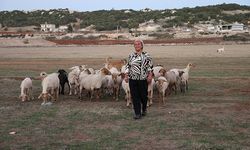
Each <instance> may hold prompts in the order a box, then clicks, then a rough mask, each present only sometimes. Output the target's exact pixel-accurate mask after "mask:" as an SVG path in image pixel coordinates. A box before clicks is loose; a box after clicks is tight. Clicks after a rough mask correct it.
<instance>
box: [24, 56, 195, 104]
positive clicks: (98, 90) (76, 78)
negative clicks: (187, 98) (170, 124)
mask: <svg viewBox="0 0 250 150" xmlns="http://www.w3.org/2000/svg"><path fill="white" fill-rule="evenodd" d="M125 65H126V60H119V61H117V60H116V61H115V60H113V59H112V58H111V57H109V58H107V59H106V63H105V66H104V67H103V68H101V69H99V70H94V69H93V68H87V67H86V65H81V66H74V67H71V68H69V69H70V72H69V73H67V72H66V71H65V70H63V69H60V70H58V72H57V73H51V74H47V73H45V72H42V73H41V74H40V78H41V80H42V83H41V85H42V93H41V94H40V95H39V96H38V99H42V100H43V104H45V103H46V102H47V101H49V100H58V98H59V94H64V86H65V84H67V85H68V86H69V95H78V96H79V98H80V99H83V95H84V91H86V93H87V94H88V97H89V98H90V100H91V99H93V98H94V96H96V98H99V97H100V96H101V94H109V95H113V98H114V99H115V100H118V99H119V93H120V88H122V89H123V90H124V92H125V99H126V101H127V104H126V105H127V106H130V104H132V99H131V95H130V89H129V83H128V82H126V81H125V80H124V75H125V74H124V72H125ZM191 67H194V65H193V64H192V63H189V64H188V65H187V66H186V68H183V69H170V70H168V71H167V70H166V69H165V68H164V67H163V66H161V65H157V66H155V67H153V74H154V78H153V79H152V80H151V82H150V83H148V106H150V105H152V103H153V92H154V90H155V89H156V91H158V92H157V93H158V94H159V97H160V101H162V103H163V104H165V99H166V96H167V95H169V94H171V93H172V92H175V93H176V92H177V90H180V91H181V92H183V93H185V91H186V90H188V78H189V70H190V68H191ZM20 87H21V94H20V96H19V97H20V98H21V100H22V101H26V100H30V99H33V96H32V80H31V79H30V78H28V77H27V78H25V79H24V80H23V81H22V82H21V86H20Z"/></svg>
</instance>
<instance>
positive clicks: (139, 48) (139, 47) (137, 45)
mask: <svg viewBox="0 0 250 150" xmlns="http://www.w3.org/2000/svg"><path fill="white" fill-rule="evenodd" d="M134 47H135V51H136V52H141V51H142V48H143V46H142V43H141V42H140V41H135V42H134Z"/></svg>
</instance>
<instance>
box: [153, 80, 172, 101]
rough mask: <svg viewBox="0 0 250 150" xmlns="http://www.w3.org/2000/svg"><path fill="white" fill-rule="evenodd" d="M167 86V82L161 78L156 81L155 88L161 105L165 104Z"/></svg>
mask: <svg viewBox="0 0 250 150" xmlns="http://www.w3.org/2000/svg"><path fill="white" fill-rule="evenodd" d="M168 85H169V82H168V80H167V79H166V78H165V77H163V76H160V77H159V78H158V80H157V81H156V87H157V89H158V92H159V97H160V99H161V98H162V103H163V105H164V104H165V97H166V90H167V88H168ZM159 105H160V101H159Z"/></svg>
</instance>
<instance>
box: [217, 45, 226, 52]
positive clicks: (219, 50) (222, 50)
mask: <svg viewBox="0 0 250 150" xmlns="http://www.w3.org/2000/svg"><path fill="white" fill-rule="evenodd" d="M224 51H225V48H224V46H223V47H222V48H219V49H217V53H223V52H224Z"/></svg>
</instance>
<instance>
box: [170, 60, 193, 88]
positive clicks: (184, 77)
mask: <svg viewBox="0 0 250 150" xmlns="http://www.w3.org/2000/svg"><path fill="white" fill-rule="evenodd" d="M192 67H195V65H194V64H192V63H188V65H187V67H186V68H184V69H171V70H170V71H173V72H174V73H175V74H178V76H180V78H181V83H180V89H181V91H182V92H184V93H185V90H188V79H189V71H190V69H191V68H192ZM181 71H183V72H184V73H183V74H182V75H180V74H179V73H180V72H181ZM183 86H184V87H183Z"/></svg>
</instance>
